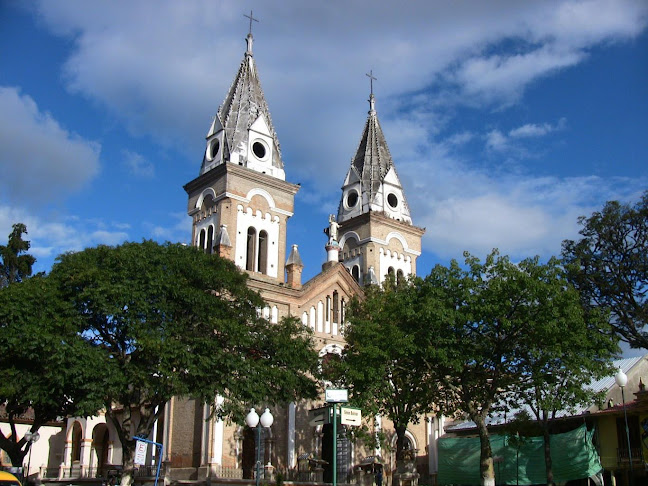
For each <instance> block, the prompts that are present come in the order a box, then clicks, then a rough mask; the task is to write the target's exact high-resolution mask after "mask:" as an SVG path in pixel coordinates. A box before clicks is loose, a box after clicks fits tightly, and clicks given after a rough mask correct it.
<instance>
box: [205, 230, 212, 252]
mask: <svg viewBox="0 0 648 486" xmlns="http://www.w3.org/2000/svg"><path fill="white" fill-rule="evenodd" d="M206 251H207V253H209V254H210V255H211V254H212V252H213V251H214V227H213V226H210V227H209V229H208V230H207V250H206Z"/></svg>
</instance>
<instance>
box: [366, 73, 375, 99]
mask: <svg viewBox="0 0 648 486" xmlns="http://www.w3.org/2000/svg"><path fill="white" fill-rule="evenodd" d="M366 76H367V77H369V79H370V81H369V83H370V84H371V94H372V95H373V82H374V80H376V79H378V78H377V77H375V76H374V75H373V69H372V70H371V71H369V72H368V73H367V74H366Z"/></svg>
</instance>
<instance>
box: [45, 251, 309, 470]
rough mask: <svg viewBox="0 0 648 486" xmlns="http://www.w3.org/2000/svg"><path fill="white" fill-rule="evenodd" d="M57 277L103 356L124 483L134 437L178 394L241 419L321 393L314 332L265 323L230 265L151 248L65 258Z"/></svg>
mask: <svg viewBox="0 0 648 486" xmlns="http://www.w3.org/2000/svg"><path fill="white" fill-rule="evenodd" d="M51 277H52V278H55V279H56V280H57V281H58V283H59V285H60V288H61V289H62V291H63V293H64V296H65V298H66V299H67V300H68V301H69V302H71V303H72V305H73V306H74V308H75V311H76V312H77V314H78V316H79V318H80V320H79V325H80V328H79V331H80V332H81V334H82V335H83V336H84V337H85V339H86V340H87V341H88V342H89V343H91V344H92V346H94V347H96V348H98V349H100V350H101V351H102V352H103V353H104V356H105V357H106V364H105V366H104V368H103V370H102V371H103V373H104V378H103V384H104V402H105V406H106V410H107V412H106V413H107V416H108V417H109V419H110V420H111V421H112V423H113V424H114V425H115V427H116V430H117V433H118V436H119V438H120V441H121V443H122V447H123V448H124V457H125V459H124V467H125V471H126V473H127V474H126V476H127V475H128V471H129V470H130V469H131V468H132V454H133V451H134V445H135V440H134V437H135V436H138V435H144V436H146V435H148V434H149V433H150V431H151V429H152V426H153V424H154V422H155V420H156V419H157V418H158V417H159V415H160V414H161V413H162V411H163V409H164V404H165V403H166V402H167V401H168V400H169V399H171V397H173V396H183V397H190V398H196V399H199V400H202V401H204V402H205V403H207V404H212V405H213V404H214V403H215V399H216V397H217V396H218V395H220V396H222V397H224V398H225V401H224V403H223V406H222V407H220V408H218V409H214V413H216V414H218V415H220V416H226V415H227V416H230V417H233V418H235V419H237V418H241V417H242V416H243V409H244V408H245V407H246V406H249V405H251V404H258V403H283V402H287V401H291V400H296V399H297V398H301V397H305V398H311V397H314V396H315V395H316V392H317V387H316V383H315V382H314V381H313V379H312V376H313V372H314V370H315V369H316V364H317V355H316V353H315V352H314V350H313V346H312V338H311V335H310V333H309V331H308V329H307V328H305V327H304V326H302V325H301V324H299V323H298V322H297V321H296V320H294V319H285V320H283V321H282V322H280V323H278V324H270V323H269V322H268V321H267V320H265V319H263V318H262V317H260V313H259V312H258V310H259V309H261V308H262V307H263V305H264V303H263V301H262V299H261V298H260V296H259V295H258V294H257V293H255V292H253V291H252V290H250V289H249V288H248V287H247V285H246V278H247V277H246V275H244V274H243V273H241V272H240V271H239V270H238V269H237V268H236V267H235V266H234V264H233V263H232V262H230V261H227V260H224V259H221V258H219V257H217V256H213V255H206V254H204V253H202V252H200V251H198V250H197V249H195V248H192V247H186V246H183V245H174V244H165V245H159V244H157V243H155V242H152V241H144V242H142V243H126V244H124V245H121V246H118V247H108V246H99V247H97V248H90V249H87V250H84V251H82V252H78V253H71V254H66V255H63V256H61V257H59V259H58V262H57V263H56V264H55V265H54V268H53V269H52V273H51ZM115 405H121V407H119V406H115ZM123 481H124V480H123Z"/></svg>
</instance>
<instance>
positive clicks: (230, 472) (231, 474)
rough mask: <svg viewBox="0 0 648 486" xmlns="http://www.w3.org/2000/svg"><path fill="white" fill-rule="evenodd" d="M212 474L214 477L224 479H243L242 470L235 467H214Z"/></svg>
mask: <svg viewBox="0 0 648 486" xmlns="http://www.w3.org/2000/svg"><path fill="white" fill-rule="evenodd" d="M214 473H215V474H216V477H219V478H224V479H243V469H240V468H236V467H225V466H216V467H215V470H214Z"/></svg>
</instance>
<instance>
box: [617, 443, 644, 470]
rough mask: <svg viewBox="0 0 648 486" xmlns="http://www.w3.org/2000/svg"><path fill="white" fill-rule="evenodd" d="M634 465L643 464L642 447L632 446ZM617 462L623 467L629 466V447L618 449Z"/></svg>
mask: <svg viewBox="0 0 648 486" xmlns="http://www.w3.org/2000/svg"><path fill="white" fill-rule="evenodd" d="M630 451H631V452H632V465H633V466H634V465H635V464H639V465H643V455H642V451H641V449H636V448H632V449H630ZM617 463H618V464H619V466H622V467H629V466H630V461H629V458H628V449H617Z"/></svg>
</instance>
